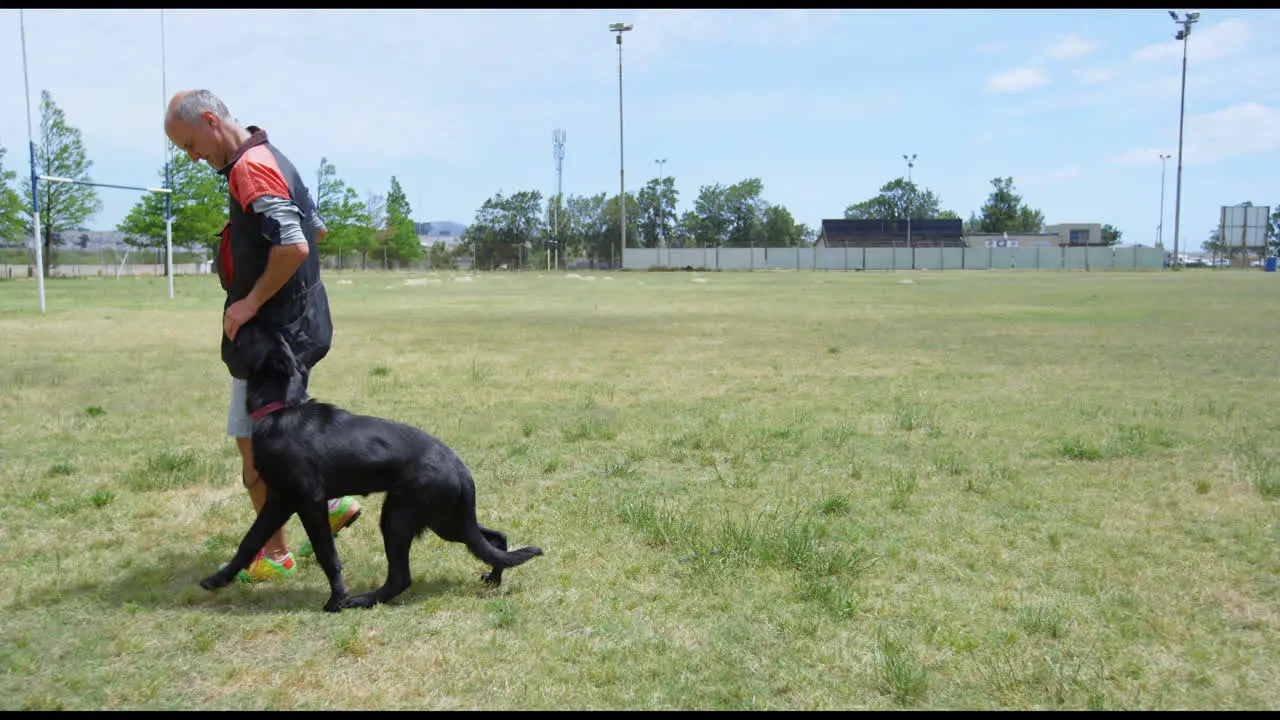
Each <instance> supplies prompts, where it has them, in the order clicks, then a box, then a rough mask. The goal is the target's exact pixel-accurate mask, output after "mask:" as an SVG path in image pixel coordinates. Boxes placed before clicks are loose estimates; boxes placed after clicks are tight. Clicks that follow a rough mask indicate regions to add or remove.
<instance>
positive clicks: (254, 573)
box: [164, 90, 360, 581]
mask: <svg viewBox="0 0 1280 720" xmlns="http://www.w3.org/2000/svg"><path fill="white" fill-rule="evenodd" d="M164 131H165V135H167V136H168V137H169V140H170V142H172V143H173V144H174V145H175V146H177V147H178V148H180V149H182V150H183V151H184V152H186V153H187V155H188V157H190V158H191V161H192V162H199V161H200V160H204V161H205V162H206V163H208V164H209V165H210V166H211V167H213V168H215V169H216V170H217V171H218V173H219V174H220V175H222V176H224V177H226V178H227V183H228V187H229V189H230V196H231V197H230V220H229V221H228V222H227V224H226V225H224V226H223V228H222V233H221V242H220V244H219V246H218V252H217V255H216V258H215V264H216V266H217V269H218V278H219V280H220V281H221V282H222V288H223V289H224V290H225V291H226V293H227V298H226V302H225V303H224V304H223V316H222V330H223V333H222V361H223V362H224V363H225V364H226V366H227V369H228V370H229V371H230V373H231V378H232V379H231V405H230V408H229V409H228V412H227V434H228V435H230V436H232V437H234V438H235V439H236V446H237V447H238V448H239V449H240V457H241V460H242V467H243V470H242V473H243V474H242V478H243V482H244V486H245V487H246V488H247V489H248V490H249V497H250V498H251V499H252V501H253V506H254V509H255V510H256V511H259V512H261V510H262V505H263V503H264V502H265V501H266V494H267V493H266V487H265V486H264V485H263V484H262V479H261V478H260V477H259V476H258V472H257V469H256V468H255V467H254V464H253V443H252V440H251V438H252V437H253V420H252V419H251V418H250V417H249V415H248V412H247V411H246V409H245V392H246V378H247V377H248V369H247V368H245V367H243V363H242V362H241V361H240V358H239V357H238V356H237V353H236V352H235V349H234V346H233V345H232V341H233V340H235V337H236V333H237V331H239V329H240V327H241V326H242V325H244V324H245V323H246V322H248V321H249V320H251V319H253V318H257V322H259V323H261V324H263V325H264V326H267V327H271V328H274V329H276V330H279V331H280V332H281V333H282V334H283V335H284V337H285V339H286V340H287V341H288V342H289V345H290V347H291V348H292V349H293V353H294V355H295V356H296V357H297V358H298V359H299V360H300V361H302V363H303V364H304V365H305V367H306V371H305V373H304V376H303V383H304V387H305V384H306V382H307V379H308V378H309V377H310V371H311V368H313V367H314V366H315V364H316V363H318V362H319V361H320V360H321V359H322V358H323V357H324V356H325V355H326V354H327V353H328V352H329V343H330V341H331V339H332V336H333V325H332V323H331V322H330V319H329V301H328V297H327V295H326V294H325V289H324V284H323V283H322V282H321V281H320V260H319V253H317V252H316V249H315V245H316V243H317V242H319V241H320V240H323V239H324V237H325V235H327V234H328V229H327V228H325V226H324V221H323V220H321V218H320V213H319V212H318V210H317V209H316V207H315V205H314V203H313V202H312V200H311V195H310V193H309V192H308V190H307V187H306V185H304V184H303V182H302V178H301V176H300V175H299V174H298V171H297V169H295V168H294V166H293V163H291V162H289V160H288V158H286V157H285V156H284V154H282V153H281V152H280V151H279V150H277V149H276V148H275V147H274V146H272V145H271V143H270V142H268V141H267V133H266V131H264V130H262V129H261V128H258V127H254V126H252V125H251V126H249V127H248V128H247V129H246V128H242V127H240V126H239V124H237V123H236V122H235V121H234V120H232V118H231V114H230V113H229V112H228V111H227V106H226V105H224V104H223V103H222V101H221V100H219V99H218V98H217V97H216V96H215V95H214V94H213V93H211V92H209V91H208V90H190V91H185V90H184V91H181V92H178V93H176V94H175V95H174V96H173V99H171V100H170V101H169V109H168V112H167V113H166V114H165V120H164ZM359 515H360V506H359V503H357V502H356V500H355V498H352V497H344V498H340V499H337V500H331V501H330V502H329V527H330V529H331V530H332V531H333V532H334V533H335V534H336V533H337V532H338V531H339V530H341V529H343V528H344V527H347V526H348V525H350V524H351V523H352V522H355V520H356V518H357V517H359ZM310 550H311V543H310V542H309V541H308V542H307V543H306V544H305V545H304V546H303V547H302V548H301V549H299V551H298V554H299V555H303V556H305V555H309V554H310ZM295 570H296V567H295V563H294V559H293V553H290V552H289V549H288V547H287V546H286V545H285V541H284V528H281V529H280V530H278V531H276V533H275V534H274V535H272V536H271V538H270V539H269V540H268V541H267V543H266V544H265V545H264V546H263V548H262V550H261V551H260V552H259V553H258V557H257V558H255V559H254V561H253V563H252V564H250V565H249V567H248V568H247V569H246V570H244V571H242V572H241V574H240V579H241V580H243V581H258V580H271V579H275V578H279V577H283V576H286V575H291V574H293V573H294V571H295Z"/></svg>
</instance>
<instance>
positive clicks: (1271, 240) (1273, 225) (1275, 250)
mask: <svg viewBox="0 0 1280 720" xmlns="http://www.w3.org/2000/svg"><path fill="white" fill-rule="evenodd" d="M1269 225H1270V227H1268V228H1267V230H1268V231H1269V232H1268V233H1267V238H1268V239H1267V245H1268V247H1270V248H1271V254H1272V255H1276V254H1280V204H1277V205H1276V209H1275V210H1273V211H1272V212H1271V222H1270V223H1269Z"/></svg>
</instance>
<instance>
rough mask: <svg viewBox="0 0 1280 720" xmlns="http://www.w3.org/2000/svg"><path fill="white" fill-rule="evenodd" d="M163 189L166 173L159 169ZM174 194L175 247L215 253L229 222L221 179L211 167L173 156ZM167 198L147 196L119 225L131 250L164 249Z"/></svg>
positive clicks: (171, 170) (183, 155) (160, 195)
mask: <svg viewBox="0 0 1280 720" xmlns="http://www.w3.org/2000/svg"><path fill="white" fill-rule="evenodd" d="M157 175H159V178H160V182H159V183H157V186H160V187H163V185H164V177H165V172H164V168H160V170H159V171H158V173H157ZM170 179H171V182H172V188H171V189H172V190H173V192H172V194H171V197H170V198H169V205H170V208H171V210H172V212H173V226H172V228H171V231H172V233H173V245H174V247H186V248H201V249H204V250H207V251H209V252H216V251H217V247H218V242H219V240H220V235H219V231H221V230H222V225H223V223H225V222H226V221H227V217H228V208H227V195H226V190H225V189H224V186H223V181H222V178H221V177H219V176H218V173H217V172H216V171H214V169H213V168H211V167H209V165H208V163H198V162H192V161H191V158H190V157H188V156H187V154H186V153H178V154H177V155H175V156H174V162H173V165H172V166H171V167H170ZM164 213H165V196H164V194H163V193H147V194H145V195H143V196H142V197H141V198H140V199H139V200H138V202H137V203H136V204H134V206H133V207H132V208H131V209H130V210H129V214H128V215H125V218H124V220H122V221H121V222H120V224H119V225H116V230H117V231H119V232H122V233H124V234H125V242H126V243H127V244H129V245H130V246H132V247H136V248H142V247H160V248H162V247H164V244H165V223H164V219H165V218H164Z"/></svg>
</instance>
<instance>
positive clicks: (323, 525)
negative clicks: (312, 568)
mask: <svg viewBox="0 0 1280 720" xmlns="http://www.w3.org/2000/svg"><path fill="white" fill-rule="evenodd" d="M298 517H299V518H300V519H301V520H302V527H303V528H305V529H306V531H307V538H309V539H310V540H311V547H312V548H314V549H315V553H316V560H318V561H320V567H321V568H323V569H324V574H325V575H326V576H327V577H328V578H329V599H328V600H327V601H326V602H325V604H324V609H325V612H341V611H342V608H344V607H346V603H347V601H348V600H349V599H350V597H349V596H348V595H347V586H346V584H345V583H343V582H342V561H341V560H339V559H338V548H337V546H336V545H335V544H334V542H333V532H332V530H330V528H329V509H328V506H327V505H326V504H325V503H324V502H323V501H321V502H316V503H308V504H307V506H306V507H304V508H300V509H299V510H298Z"/></svg>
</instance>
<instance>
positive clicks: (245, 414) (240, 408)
mask: <svg viewBox="0 0 1280 720" xmlns="http://www.w3.org/2000/svg"><path fill="white" fill-rule="evenodd" d="M248 392H249V383H248V381H247V380H241V379H240V378H234V377H233V378H231V407H229V408H227V434H228V435H230V436H231V437H237V438H249V437H253V419H252V418H250V417H249V411H248V410H246V409H245V407H244V403H245V398H246V396H247V395H248Z"/></svg>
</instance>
